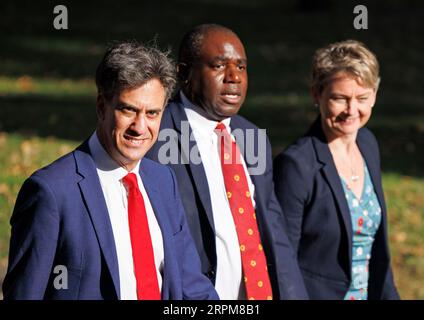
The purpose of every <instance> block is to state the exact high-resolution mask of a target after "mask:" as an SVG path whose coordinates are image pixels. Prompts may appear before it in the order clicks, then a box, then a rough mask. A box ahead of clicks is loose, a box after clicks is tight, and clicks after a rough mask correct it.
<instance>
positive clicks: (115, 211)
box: [88, 132, 164, 300]
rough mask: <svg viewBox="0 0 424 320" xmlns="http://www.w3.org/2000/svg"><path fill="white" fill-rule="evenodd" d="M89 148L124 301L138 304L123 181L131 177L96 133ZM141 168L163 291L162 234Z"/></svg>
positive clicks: (145, 200) (143, 192) (159, 280)
mask: <svg viewBox="0 0 424 320" xmlns="http://www.w3.org/2000/svg"><path fill="white" fill-rule="evenodd" d="M88 144H89V147H90V151H91V155H92V156H93V159H94V162H95V165H96V168H97V174H98V175H99V178H100V184H101V187H102V190H103V195H104V198H105V200H106V206H107V209H108V212H109V218H110V222H111V225H112V230H113V237H114V239H115V247H116V254H117V257H118V266H119V283H120V290H121V300H137V283H136V278H135V273H134V263H133V257H132V247H131V237H130V229H129V224H128V198H127V191H126V188H125V185H124V184H123V182H122V178H124V177H125V176H126V175H127V174H128V171H127V170H126V169H124V168H122V167H120V166H119V165H118V164H117V163H116V162H115V161H113V160H112V158H111V157H110V156H109V154H108V153H107V152H106V151H105V150H104V148H103V146H102V145H101V144H100V142H99V139H98V137H97V134H96V132H95V133H93V135H92V136H91V137H90V140H89V142H88ZM139 168H140V162H138V164H137V166H136V167H135V168H134V169H133V170H132V171H131V172H132V173H134V174H135V175H136V176H137V182H138V187H139V189H140V192H141V194H142V196H143V199H144V204H145V207H146V213H147V221H148V223H149V230H150V236H151V238H152V246H153V252H154V257H155V266H156V273H157V277H158V283H159V289H161V288H162V274H163V264H164V252H163V240H162V232H161V230H160V227H159V225H158V222H157V220H156V216H155V213H154V212H153V208H152V205H151V203H150V200H149V197H148V196H147V193H146V190H145V188H144V185H143V181H141V177H140V175H139Z"/></svg>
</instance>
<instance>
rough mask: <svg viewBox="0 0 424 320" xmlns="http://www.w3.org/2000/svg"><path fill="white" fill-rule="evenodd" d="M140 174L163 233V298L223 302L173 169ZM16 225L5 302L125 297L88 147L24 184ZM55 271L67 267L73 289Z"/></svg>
mask: <svg viewBox="0 0 424 320" xmlns="http://www.w3.org/2000/svg"><path fill="white" fill-rule="evenodd" d="M140 176H141V179H142V180H143V183H144V185H145V188H146V191H147V194H148V195H149V199H150V201H151V204H152V207H153V210H154V212H155V215H156V218H157V221H158V224H159V226H160V228H161V231H162V237H163V245H164V255H165V256H164V259H165V263H164V271H163V284H162V299H218V296H217V294H216V292H215V289H214V288H213V286H212V285H211V284H210V281H209V280H208V279H207V278H206V277H205V276H204V275H203V274H202V273H201V271H200V261H199V257H198V254H197V252H196V248H195V246H194V243H193V240H192V238H191V235H190V232H189V230H188V227H187V222H186V218H185V214H184V209H183V207H182V204H181V199H180V197H179V191H178V188H177V184H176V181H175V177H174V175H173V173H172V171H171V170H170V169H169V168H167V167H165V166H162V165H160V164H157V163H155V162H153V161H151V160H149V159H143V160H142V161H141V163H140ZM11 225H12V234H11V240H10V252H9V266H8V271H7V274H6V277H5V280H4V283H3V293H4V298H5V299H119V298H120V283H119V271H118V260H117V254H116V248H115V242H114V237H113V232H112V226H111V223H110V219H109V214H108V210H107V206H106V202H105V199H104V196H103V192H102V188H101V185H100V181H99V177H98V175H97V171H96V167H95V164H94V161H93V158H92V156H91V154H90V151H89V148H88V143H87V141H86V142H85V143H83V144H82V145H81V146H80V147H78V148H77V149H76V150H75V151H73V152H71V153H69V154H67V155H65V156H63V157H62V158H60V159H58V160H57V161H55V162H54V163H52V164H50V165H49V166H47V167H45V168H43V169H40V170H38V171H37V172H35V173H34V174H33V175H32V176H31V177H30V178H28V179H27V180H26V181H25V183H24V185H23V186H22V188H21V190H20V192H19V195H18V198H17V201H16V204H15V209H14V212H13V215H12V218H11ZM57 265H63V266H65V267H66V268H67V271H68V289H59V290H58V289H55V285H54V279H55V277H57V276H58V274H56V273H54V268H55V266H57ZM56 272H57V271H56Z"/></svg>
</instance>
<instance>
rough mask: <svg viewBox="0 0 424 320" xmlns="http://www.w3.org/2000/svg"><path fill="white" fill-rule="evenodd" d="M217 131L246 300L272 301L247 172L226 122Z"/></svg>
mask: <svg viewBox="0 0 424 320" xmlns="http://www.w3.org/2000/svg"><path fill="white" fill-rule="evenodd" d="M215 132H216V133H217V135H218V139H219V140H218V141H219V142H220V156H221V167H222V173H223V176H224V183H225V189H226V191H227V198H228V202H229V204H230V209H231V212H232V214H233V219H234V223H235V226H236V230H237V237H238V240H239V244H240V254H241V261H242V268H243V275H244V284H245V286H246V295H247V299H249V300H272V289H271V283H270V280H269V275H268V268H267V263H266V257H265V253H264V251H263V247H262V244H261V239H260V235H259V230H258V225H257V223H256V214H255V209H254V207H253V203H252V199H251V194H250V192H249V186H248V184H247V178H246V174H245V172H244V168H243V164H242V163H241V161H240V157H241V155H240V150H239V148H238V146H237V143H236V142H234V141H233V140H232V139H231V136H230V134H229V133H228V131H227V129H226V127H225V125H224V124H223V123H218V125H217V126H216V129H215Z"/></svg>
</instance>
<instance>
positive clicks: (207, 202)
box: [170, 101, 215, 229]
mask: <svg viewBox="0 0 424 320" xmlns="http://www.w3.org/2000/svg"><path fill="white" fill-rule="evenodd" d="M170 112H171V115H172V119H173V121H174V127H175V129H176V130H177V131H178V139H179V143H180V152H181V155H182V157H184V158H185V159H190V157H189V156H190V155H189V154H186V151H188V152H190V151H191V150H197V149H198V148H197V144H196V141H195V140H194V137H193V139H190V141H189V145H188V146H189V148H188V150H185V149H187V148H186V147H184V148H183V147H182V146H184V144H186V143H187V142H186V141H182V139H181V135H182V133H184V134H185V135H187V130H186V128H184V132H183V130H182V128H181V124H182V122H183V121H185V123H186V125H187V124H188V119H187V115H186V113H185V111H184V106H183V104H182V102H181V101H177V102H176V104H175V107H173V108H172V109H170ZM188 134H189V137H192V136H193V131H192V129H191V126H188ZM185 139H187V137H185ZM189 166H190V171H191V174H192V176H193V180H194V183H195V186H196V189H197V193H198V195H199V198H200V201H201V202H202V205H203V207H204V209H205V212H206V216H207V218H208V221H209V224H210V225H211V226H212V228H213V229H215V227H214V221H213V213H212V204H211V196H210V193H209V185H208V183H207V181H208V180H207V178H206V173H205V168H204V167H203V164H202V162H201V163H200V164H194V163H192V162H191V161H189Z"/></svg>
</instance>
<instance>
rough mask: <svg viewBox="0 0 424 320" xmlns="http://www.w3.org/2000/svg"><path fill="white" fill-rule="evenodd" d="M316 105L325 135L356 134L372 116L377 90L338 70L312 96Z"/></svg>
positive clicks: (336, 136) (331, 136)
mask: <svg viewBox="0 0 424 320" xmlns="http://www.w3.org/2000/svg"><path fill="white" fill-rule="evenodd" d="M358 81H359V82H358ZM314 99H315V102H316V103H318V104H319V109H320V113H321V120H322V126H323V129H324V132H325V133H326V136H327V138H338V137H342V136H348V135H356V133H357V132H358V130H359V129H360V128H361V127H363V126H364V125H365V124H366V123H367V122H368V120H369V118H370V116H371V110H372V107H373V106H374V103H375V99H376V90H375V89H373V88H369V87H364V86H363V85H362V82H361V81H360V80H358V79H357V78H355V77H353V76H351V75H348V74H345V73H338V74H336V75H334V76H333V78H332V79H331V80H330V81H329V83H328V84H327V85H326V86H325V87H324V89H323V90H322V92H321V94H316V95H314Z"/></svg>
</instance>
